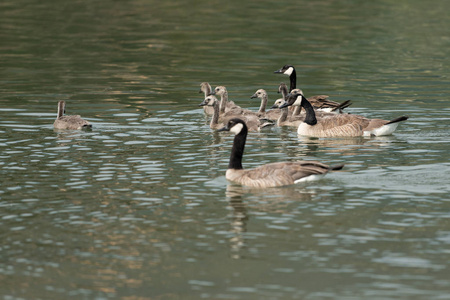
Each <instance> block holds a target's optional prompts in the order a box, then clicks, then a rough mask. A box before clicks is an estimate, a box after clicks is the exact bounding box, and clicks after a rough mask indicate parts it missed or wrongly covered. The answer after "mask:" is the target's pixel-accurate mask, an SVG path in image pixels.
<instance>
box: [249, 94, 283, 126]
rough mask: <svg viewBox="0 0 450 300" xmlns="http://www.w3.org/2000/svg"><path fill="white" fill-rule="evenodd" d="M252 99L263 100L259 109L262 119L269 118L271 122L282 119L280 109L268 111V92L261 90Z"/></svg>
mask: <svg viewBox="0 0 450 300" xmlns="http://www.w3.org/2000/svg"><path fill="white" fill-rule="evenodd" d="M250 98H252V99H253V98H260V99H261V106H260V107H259V110H258V113H259V114H260V116H261V117H264V118H267V119H269V120H277V119H278V118H279V117H280V115H281V112H280V110H278V109H272V110H269V111H266V106H267V102H268V101H269V99H268V96H267V92H266V90H264V89H259V90H257V91H256V92H255V93H254V94H253V95H252V96H251V97H250Z"/></svg>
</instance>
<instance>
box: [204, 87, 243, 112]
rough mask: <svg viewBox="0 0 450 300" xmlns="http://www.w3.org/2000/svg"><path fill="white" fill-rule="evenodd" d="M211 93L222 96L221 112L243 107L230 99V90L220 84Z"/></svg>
mask: <svg viewBox="0 0 450 300" xmlns="http://www.w3.org/2000/svg"><path fill="white" fill-rule="evenodd" d="M211 95H219V96H220V113H221V114H222V113H224V112H225V111H229V110H236V109H242V108H241V107H240V106H238V105H236V104H235V103H234V102H233V101H228V91H227V88H226V87H224V86H222V85H219V86H217V87H216V88H215V89H214V91H212V92H211Z"/></svg>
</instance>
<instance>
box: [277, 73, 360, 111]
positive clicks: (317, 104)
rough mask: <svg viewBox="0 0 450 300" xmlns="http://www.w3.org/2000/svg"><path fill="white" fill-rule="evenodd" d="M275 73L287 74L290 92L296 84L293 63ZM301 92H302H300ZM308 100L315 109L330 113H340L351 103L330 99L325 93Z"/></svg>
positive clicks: (349, 101)
mask: <svg viewBox="0 0 450 300" xmlns="http://www.w3.org/2000/svg"><path fill="white" fill-rule="evenodd" d="M274 73H277V74H284V75H288V76H289V80H290V87H289V92H292V91H293V90H294V89H295V88H296V84H297V72H295V68H294V66H293V65H285V66H284V67H282V68H281V69H279V70H277V71H275V72H274ZM302 94H303V92H302ZM308 101H309V102H310V103H311V104H312V106H313V107H314V108H315V109H318V110H322V111H324V112H332V113H342V110H343V109H344V108H346V107H348V106H350V105H351V104H352V102H351V100H346V101H344V102H342V103H339V102H336V101H332V100H330V99H329V96H327V95H317V96H312V97H309V98H308ZM300 110H301V108H300V107H299V108H298V110H297V109H296V110H295V111H294V115H298V114H299V113H300Z"/></svg>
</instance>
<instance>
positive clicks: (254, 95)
mask: <svg viewBox="0 0 450 300" xmlns="http://www.w3.org/2000/svg"><path fill="white" fill-rule="evenodd" d="M253 98H258V96H256V93H255V94H253V96H251V97H250V99H253Z"/></svg>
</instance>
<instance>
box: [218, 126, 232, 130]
mask: <svg viewBox="0 0 450 300" xmlns="http://www.w3.org/2000/svg"><path fill="white" fill-rule="evenodd" d="M217 131H230V128H228V126H224V127H222V128H220V129H217Z"/></svg>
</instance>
